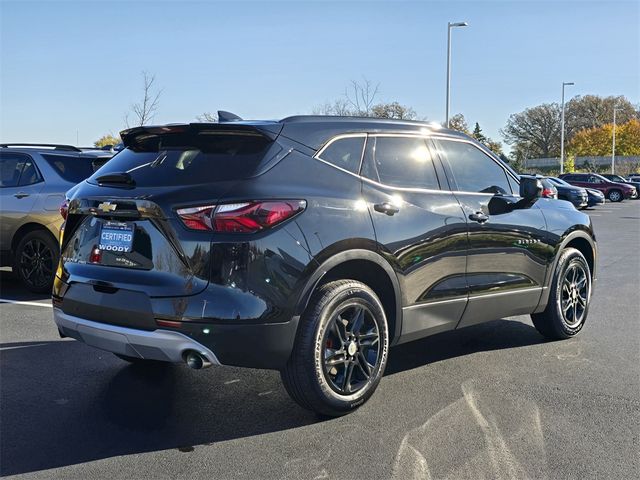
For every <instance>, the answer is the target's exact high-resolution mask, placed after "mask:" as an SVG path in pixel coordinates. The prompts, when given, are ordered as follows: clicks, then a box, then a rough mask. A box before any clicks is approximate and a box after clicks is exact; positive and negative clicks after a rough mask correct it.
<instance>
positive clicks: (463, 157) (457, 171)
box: [435, 140, 513, 194]
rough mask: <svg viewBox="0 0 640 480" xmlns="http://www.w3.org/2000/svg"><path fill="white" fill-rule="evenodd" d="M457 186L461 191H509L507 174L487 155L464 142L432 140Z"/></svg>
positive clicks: (502, 192)
mask: <svg viewBox="0 0 640 480" xmlns="http://www.w3.org/2000/svg"><path fill="white" fill-rule="evenodd" d="M435 142H436V145H437V146H438V152H439V153H440V155H441V156H442V158H443V160H445V161H446V162H447V163H448V165H449V169H450V171H451V173H452V174H453V179H454V180H455V183H456V184H457V189H458V190H460V191H462V192H480V193H493V194H496V193H500V194H511V193H513V192H512V190H511V186H510V184H509V181H508V179H507V173H506V172H505V171H504V169H503V168H502V167H501V166H500V165H498V164H497V163H496V162H495V161H494V160H493V159H492V158H491V157H489V156H488V155H487V154H486V153H484V152H483V151H482V150H480V149H479V148H477V147H475V146H473V145H472V144H470V143H467V142H455V141H449V140H435Z"/></svg>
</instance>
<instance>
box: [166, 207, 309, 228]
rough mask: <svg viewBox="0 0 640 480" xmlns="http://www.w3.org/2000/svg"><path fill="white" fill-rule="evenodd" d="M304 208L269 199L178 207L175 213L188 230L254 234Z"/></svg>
mask: <svg viewBox="0 0 640 480" xmlns="http://www.w3.org/2000/svg"><path fill="white" fill-rule="evenodd" d="M306 205H307V203H306V202H305V201H304V200H269V201H254V202H243V203H228V204H223V205H217V206H214V205H205V206H202V207H192V208H181V209H179V210H178V211H177V213H178V216H179V217H180V219H181V220H182V223H184V225H185V226H186V227H187V228H189V229H191V230H209V231H214V232H222V233H255V232H259V231H260V230H264V229H267V228H271V227H273V226H275V225H277V224H279V223H281V222H284V221H285V220H287V219H289V218H291V217H293V216H294V215H296V214H297V213H299V212H301V211H303V210H304V209H305V207H306Z"/></svg>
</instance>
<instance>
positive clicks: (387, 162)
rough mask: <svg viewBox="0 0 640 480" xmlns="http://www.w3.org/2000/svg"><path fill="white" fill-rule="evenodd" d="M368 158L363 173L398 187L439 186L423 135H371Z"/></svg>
mask: <svg viewBox="0 0 640 480" xmlns="http://www.w3.org/2000/svg"><path fill="white" fill-rule="evenodd" d="M366 157H367V160H366V162H365V165H364V168H363V171H362V174H363V175H364V176H365V177H367V178H370V179H371V180H374V181H376V182H379V183H382V184H384V185H389V186H392V187H399V188H423V189H431V190H437V189H439V188H440V186H439V184H438V177H437V176H436V171H435V167H434V166H433V159H432V158H431V152H430V151H429V149H428V147H427V144H426V142H425V140H424V139H423V138H420V137H384V136H375V137H370V138H369V143H368V146H367V154H366Z"/></svg>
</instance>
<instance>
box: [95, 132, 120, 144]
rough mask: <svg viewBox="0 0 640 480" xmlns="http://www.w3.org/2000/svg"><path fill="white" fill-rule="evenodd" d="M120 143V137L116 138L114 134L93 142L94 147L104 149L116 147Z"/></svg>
mask: <svg viewBox="0 0 640 480" xmlns="http://www.w3.org/2000/svg"><path fill="white" fill-rule="evenodd" d="M119 143H120V136H118V137H116V136H114V135H113V134H112V133H108V134H106V135H103V136H101V137H100V138H99V139H98V140H96V141H95V142H93V146H94V147H98V148H102V147H107V146H114V145H117V144H119Z"/></svg>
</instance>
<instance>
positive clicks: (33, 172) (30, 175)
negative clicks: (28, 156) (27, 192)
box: [20, 160, 42, 186]
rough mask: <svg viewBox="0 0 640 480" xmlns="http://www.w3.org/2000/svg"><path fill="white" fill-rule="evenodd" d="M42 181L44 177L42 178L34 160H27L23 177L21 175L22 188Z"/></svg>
mask: <svg viewBox="0 0 640 480" xmlns="http://www.w3.org/2000/svg"><path fill="white" fill-rule="evenodd" d="M40 181H42V177H40V173H39V172H38V169H37V168H36V166H35V164H34V163H33V160H27V161H26V162H25V164H24V167H23V168H22V175H20V186H26V185H33V184H34V183H38V182H40Z"/></svg>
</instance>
